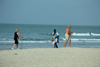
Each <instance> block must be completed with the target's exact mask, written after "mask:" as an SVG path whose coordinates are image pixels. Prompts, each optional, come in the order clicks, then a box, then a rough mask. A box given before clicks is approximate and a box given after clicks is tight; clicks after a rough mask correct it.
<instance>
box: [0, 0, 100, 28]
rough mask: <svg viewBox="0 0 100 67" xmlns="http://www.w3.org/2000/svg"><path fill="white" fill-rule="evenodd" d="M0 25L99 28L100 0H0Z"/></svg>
mask: <svg viewBox="0 0 100 67" xmlns="http://www.w3.org/2000/svg"><path fill="white" fill-rule="evenodd" d="M0 23H13V24H48V25H68V24H71V25H90V26H91V25H92V26H100V0H0Z"/></svg>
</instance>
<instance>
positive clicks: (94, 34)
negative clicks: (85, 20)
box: [91, 33, 100, 36]
mask: <svg viewBox="0 0 100 67" xmlns="http://www.w3.org/2000/svg"><path fill="white" fill-rule="evenodd" d="M91 35H92V36H100V34H96V33H91Z"/></svg>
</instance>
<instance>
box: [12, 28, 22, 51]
mask: <svg viewBox="0 0 100 67" xmlns="http://www.w3.org/2000/svg"><path fill="white" fill-rule="evenodd" d="M18 32H19V30H18V29H16V32H15V33H14V40H15V44H14V45H13V47H12V50H13V49H14V47H15V45H16V48H17V49H18V43H19V42H18V38H19V37H21V38H23V36H20V35H19V34H18Z"/></svg>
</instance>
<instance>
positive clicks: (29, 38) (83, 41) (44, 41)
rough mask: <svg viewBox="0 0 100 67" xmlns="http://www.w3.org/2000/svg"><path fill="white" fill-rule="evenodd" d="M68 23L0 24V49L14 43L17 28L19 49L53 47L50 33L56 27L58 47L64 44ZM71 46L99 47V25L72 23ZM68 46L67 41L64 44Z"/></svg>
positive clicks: (8, 47) (5, 48)
mask: <svg viewBox="0 0 100 67" xmlns="http://www.w3.org/2000/svg"><path fill="white" fill-rule="evenodd" d="M67 27H68V25H36V24H0V50H9V49H11V47H12V46H13V44H14V32H15V30H16V29H19V35H20V36H23V38H19V49H27V48H53V46H52V42H51V40H52V33H53V30H54V29H56V30H57V32H58V33H59V37H60V42H59V43H58V47H59V48H61V47H63V46H64V42H65V29H66V28H67ZM71 31H72V32H73V34H72V35H71V36H70V37H71V46H72V47H82V48H100V26H74V25H72V27H71ZM66 47H68V43H67V45H66Z"/></svg>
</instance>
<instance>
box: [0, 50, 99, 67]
mask: <svg viewBox="0 0 100 67" xmlns="http://www.w3.org/2000/svg"><path fill="white" fill-rule="evenodd" d="M0 67H100V49H97V48H58V49H54V48H35V49H19V50H1V51H0Z"/></svg>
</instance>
